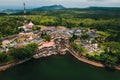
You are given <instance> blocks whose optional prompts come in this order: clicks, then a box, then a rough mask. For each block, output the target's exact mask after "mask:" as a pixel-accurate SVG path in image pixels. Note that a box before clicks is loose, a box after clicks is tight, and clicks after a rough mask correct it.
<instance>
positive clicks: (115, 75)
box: [0, 54, 120, 80]
mask: <svg viewBox="0 0 120 80" xmlns="http://www.w3.org/2000/svg"><path fill="white" fill-rule="evenodd" d="M0 80H120V71H109V70H106V69H103V68H97V67H94V66H91V65H88V64H86V63H83V62H80V61H78V60H77V59H76V58H74V57H73V56H72V55H70V54H67V55H64V56H63V55H62V56H60V55H57V56H50V57H46V58H41V59H38V60H34V59H32V60H30V61H27V62H25V63H23V64H20V65H17V66H15V67H12V68H10V69H8V70H6V71H2V72H0Z"/></svg>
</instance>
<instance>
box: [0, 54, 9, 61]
mask: <svg viewBox="0 0 120 80" xmlns="http://www.w3.org/2000/svg"><path fill="white" fill-rule="evenodd" d="M7 61H8V55H7V54H6V53H5V52H0V63H2V62H7Z"/></svg>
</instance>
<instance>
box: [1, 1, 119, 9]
mask: <svg viewBox="0 0 120 80" xmlns="http://www.w3.org/2000/svg"><path fill="white" fill-rule="evenodd" d="M23 2H26V5H27V7H31V6H32V7H33V6H34V7H40V6H46V5H54V4H61V5H63V6H65V7H80V8H81V7H89V6H104V7H120V0H0V8H1V7H7V6H9V7H14V8H16V6H18V7H23V5H22V4H23ZM9 7H8V8H9Z"/></svg>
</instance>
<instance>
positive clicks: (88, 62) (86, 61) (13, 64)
mask: <svg viewBox="0 0 120 80" xmlns="http://www.w3.org/2000/svg"><path fill="white" fill-rule="evenodd" d="M69 53H70V52H69ZM70 54H71V55H72V56H74V57H75V58H76V59H77V60H79V61H81V62H84V63H86V64H89V65H92V66H95V67H99V68H105V66H104V65H103V64H102V63H100V62H96V61H92V60H89V59H87V58H86V57H81V56H79V55H77V53H76V54H73V53H70ZM51 55H53V54H51ZM51 55H49V56H51ZM49 56H45V57H49ZM39 58H41V57H39V56H37V58H34V59H39ZM30 59H31V58H27V59H24V60H22V61H18V62H12V63H9V64H6V65H2V66H0V71H5V70H6V69H9V68H11V67H14V66H16V65H19V64H22V63H24V62H26V61H29V60H30ZM115 70H119V71H120V67H118V66H115Z"/></svg>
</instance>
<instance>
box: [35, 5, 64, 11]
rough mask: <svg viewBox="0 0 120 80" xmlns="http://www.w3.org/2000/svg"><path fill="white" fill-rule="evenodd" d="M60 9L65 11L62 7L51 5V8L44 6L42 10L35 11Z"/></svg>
mask: <svg viewBox="0 0 120 80" xmlns="http://www.w3.org/2000/svg"><path fill="white" fill-rule="evenodd" d="M58 9H65V7H64V6H62V5H51V6H43V7H40V8H34V9H33V10H58Z"/></svg>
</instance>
